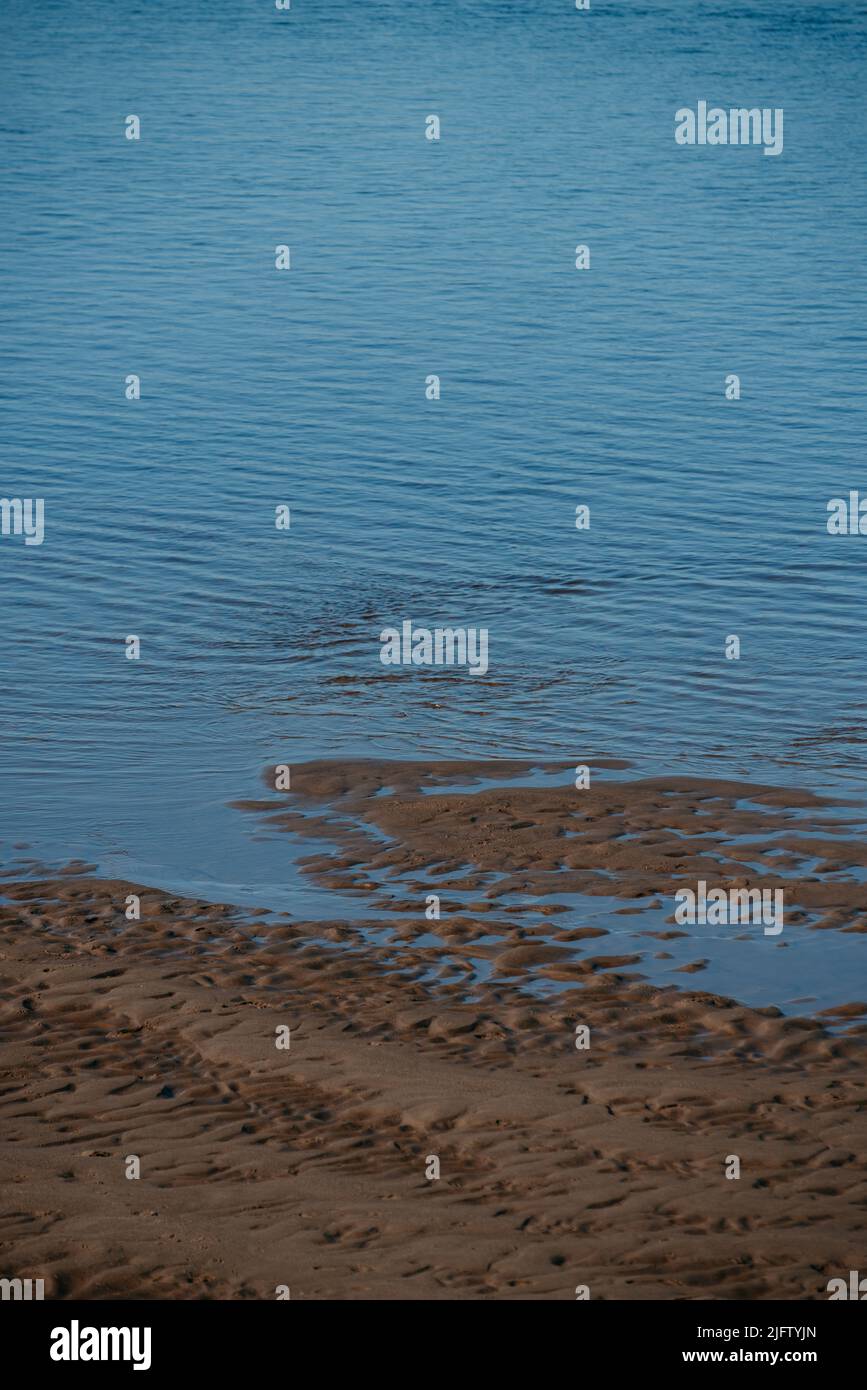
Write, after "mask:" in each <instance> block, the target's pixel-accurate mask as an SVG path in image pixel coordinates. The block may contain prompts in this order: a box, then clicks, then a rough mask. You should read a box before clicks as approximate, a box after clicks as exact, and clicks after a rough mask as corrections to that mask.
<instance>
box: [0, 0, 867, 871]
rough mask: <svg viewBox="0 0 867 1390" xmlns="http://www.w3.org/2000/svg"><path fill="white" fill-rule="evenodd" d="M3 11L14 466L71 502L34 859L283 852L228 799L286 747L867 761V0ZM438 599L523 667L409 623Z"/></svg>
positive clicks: (707, 763) (9, 780)
mask: <svg viewBox="0 0 867 1390" xmlns="http://www.w3.org/2000/svg"><path fill="white" fill-rule="evenodd" d="M55 21H56V22H55ZM2 23H3V28H4V31H5V47H6V50H7V67H8V70H9V80H8V81H7V84H6V86H5V89H4V92H3V95H2V98H0V103H2V104H0V124H2V130H3V136H4V144H5V150H6V166H7V167H6V176H5V180H4V184H5V188H4V193H3V209H4V234H3V243H4V254H3V256H2V258H0V289H2V293H3V299H4V303H5V305H6V313H7V320H8V323H9V328H10V330H11V331H8V332H7V333H6V335H4V340H3V344H2V347H0V369H2V373H0V375H2V382H3V386H2V395H0V418H2V429H3V435H4V457H5V463H4V468H3V477H2V492H3V494H4V495H6V496H23V497H26V496H41V497H44V498H45V500H46V538H45V542H44V544H43V545H41V546H38V547H35V546H34V547H25V546H24V545H23V544H22V543H21V540H20V538H12V537H4V538H2V539H0V582H2V596H3V598H2V605H0V642H2V652H3V656H4V660H3V662H2V666H0V756H2V768H3V785H4V796H3V799H2V800H3V809H2V822H0V831H2V834H3V837H4V842H5V843H4V855H5V856H6V857H7V858H8V857H9V855H8V853H7V851H8V848H9V844H10V843H11V842H13V841H15V842H19V841H24V842H27V843H28V844H29V845H30V846H31V847H32V848H31V850H30V851H29V852H31V853H33V854H34V855H36V856H42V855H44V856H45V857H54V856H55V855H56V854H57V853H58V852H59V851H60V850H61V849H62V848H65V850H66V852H67V853H68V855H69V856H73V855H80V856H82V857H83V858H87V859H92V860H95V861H96V862H97V863H98V864H99V865H100V868H101V870H102V871H104V872H120V871H121V867H120V866H121V864H122V862H123V860H124V859H126V860H127V862H128V863H130V865H131V866H138V867H140V868H147V870H148V872H149V873H150V874H151V876H152V878H153V880H154V882H156V883H157V884H159V885H162V886H173V887H177V886H178V885H180V884H181V883H183V882H187V883H189V884H190V885H195V884H198V885H200V888H201V885H202V884H203V883H205V882H210V883H211V885H212V888H213V892H214V893H215V894H216V895H218V896H220V897H223V898H229V897H230V896H231V892H232V891H233V890H234V889H238V888H239V887H241V888H243V889H244V890H246V889H247V888H249V889H250V891H251V893H252V894H253V896H255V890H256V886H257V884H258V883H261V884H262V885H263V886H267V887H269V889H270V888H274V887H275V886H277V887H279V885H280V883H281V881H283V879H284V875H285V876H286V878H287V880H288V877H289V874H290V870H289V869H287V868H286V856H287V850H286V844H285V841H284V842H282V843H280V842H279V841H278V840H277V839H276V838H275V839H273V840H272V839H267V840H265V841H259V842H257V841H256V838H255V833H254V830H253V829H252V828H251V826H250V825H249V824H248V823H247V821H246V820H245V818H244V817H242V816H240V815H239V814H238V813H237V812H235V811H232V810H230V809H228V808H227V806H226V802H227V801H228V800H230V799H232V798H234V797H238V796H244V795H249V794H256V791H257V788H258V779H259V774H260V769H261V767H262V766H263V765H264V764H265V763H266V762H268V761H276V760H278V759H283V760H285V761H287V762H298V761H302V760H304V759H307V758H313V757H317V758H319V757H346V758H350V757H353V756H358V755H365V756H377V755H381V756H384V757H385V756H389V757H398V758H400V757H432V758H461V757H467V758H469V757H515V758H520V757H529V758H539V759H556V760H565V761H567V762H569V763H575V762H580V761H583V760H584V758H585V757H586V756H587V754H588V750H592V751H601V752H605V753H608V754H610V755H612V756H618V757H623V758H626V759H629V760H630V762H631V763H632V769H631V772H630V774H628V775H635V776H644V775H649V774H655V773H664V772H668V771H671V770H674V771H676V772H678V773H683V772H690V773H697V774H702V775H704V774H710V775H734V776H738V777H744V778H752V779H755V780H760V781H765V782H768V781H771V782H787V783H791V784H793V785H803V786H808V787H810V788H812V789H813V790H822V789H829V790H838V791H839V790H841V789H842V790H843V791H845V792H846V793H848V794H850V795H858V796H861V795H862V794H863V787H864V780H865V772H867V756H865V750H867V694H865V681H864V677H865V673H867V662H865V657H864V644H863V620H862V608H863V602H864V585H863V573H864V564H865V557H867V537H858V536H856V537H830V536H829V535H828V534H827V532H826V526H825V520H826V503H827V501H828V499H829V498H830V497H832V496H836V495H841V494H842V495H845V494H846V493H847V492H848V490H849V488H857V487H858V486H859V483H860V484H861V485H862V486H863V487H864V488H865V489H867V477H865V474H864V464H863V458H864V455H863V440H864V435H865V423H867V418H865V417H867V410H865V405H864V396H863V387H864V376H865V371H864V361H865V345H867V342H865V340H867V331H865V312H864V310H865V289H864V278H863V244H864V232H865V222H867V216H865V214H867V191H865V185H864V181H863V178H862V177H861V171H862V167H863V148H864V137H865V118H864V105H863V100H862V97H863V70H864V60H865V52H867V15H865V11H864V8H863V5H861V4H860V3H858V2H857V0H838V2H837V3H834V4H825V3H819V4H812V5H804V4H789V3H784V0H753V2H752V3H749V4H746V5H738V6H732V5H731V4H728V3H709V4H703V5H701V6H696V5H694V4H693V3H691V0H654V3H653V4H644V3H630V2H629V0H618V3H617V4H616V5H612V4H607V3H605V0H599V3H595V0H594V7H593V9H592V11H591V12H590V13H589V14H581V13H577V12H575V11H574V9H571V8H570V6H569V4H568V3H566V0H534V3H533V4H532V5H527V4H525V3H523V0H472V2H467V3H462V0H449V3H446V2H445V0H431V3H425V4H417V5H407V4H405V3H398V0H365V3H364V4H355V3H351V0H335V3H330V4H328V5H327V6H322V5H319V6H316V5H302V4H299V5H296V6H295V8H293V10H292V11H290V12H289V13H287V14H285V15H282V14H278V13H277V12H276V11H274V9H273V7H270V6H269V5H268V3H266V0H262V3H254V2H253V0H246V2H245V3H241V4H238V3H237V2H236V0H210V3H207V4H205V3H197V4H194V5H173V4H168V3H157V0H148V3H147V4H143V3H142V4H132V5H128V6H124V7H121V8H118V7H117V6H116V5H115V4H113V3H111V2H110V0H78V3H76V4H75V5H74V6H67V7H63V8H62V10H61V9H58V10H57V13H56V14H55V12H54V11H53V10H51V9H48V10H46V7H45V6H41V5H40V6H34V5H32V4H25V3H24V0H9V3H7V4H6V5H5V6H4V13H3V16H2ZM700 98H707V99H709V100H710V101H711V102H719V103H721V104H734V105H773V106H781V107H783V108H784V109H785V148H784V152H783V154H782V155H781V156H780V157H779V158H766V157H764V156H763V155H762V153H761V151H760V150H758V149H752V148H750V149H742V148H740V149H735V148H725V149H716V150H711V149H705V150H695V149H694V150H687V149H682V148H679V147H678V146H677V145H676V144H675V142H674V139H673V126H674V121H673V116H674V111H675V110H676V109H677V107H679V106H681V105H683V104H693V105H694V104H695V102H696V101H697V100H698V99H700ZM131 112H135V113H137V114H138V115H139V116H140V117H141V120H142V132H143V133H142V139H141V141H140V142H138V143H134V142H129V141H127V140H125V139H124V138H123V121H124V118H125V117H126V115H127V114H128V113H131ZM430 112H437V113H438V114H439V115H440V116H441V119H442V130H443V133H442V139H441V141H440V142H439V143H438V144H435V143H431V142H428V141H426V140H425V139H424V135H423V132H424V121H425V117H426V116H427V115H428V114H429V113H430ZM585 241H586V242H587V243H589V244H590V246H591V252H592V266H591V269H590V271H589V272H584V273H579V272H577V271H576V270H575V269H574V265H573V258H574V247H575V245H576V244H577V243H578V242H585ZM281 243H286V244H290V245H291V247H292V270H291V271H290V272H289V273H285V274H278V273H277V271H276V270H275V269H274V263H273V254H274V247H275V245H277V244H281ZM732 371H734V372H737V373H738V374H739V375H740V376H741V379H742V383H743V388H742V389H743V395H742V399H741V400H740V401H738V402H727V401H726V400H725V399H724V396H723V382H724V378H725V376H726V374H727V373H729V372H732ZM132 372H135V373H137V374H140V376H141V380H142V399H141V400H140V401H138V402H129V401H127V400H125V399H124V380H125V377H126V376H127V374H128V373H132ZM430 373H437V374H438V375H440V377H441V379H442V399H441V400H440V401H438V402H429V401H427V400H426V399H425V394H424V382H425V378H426V376H427V375H428V374H430ZM584 502H586V503H588V504H589V505H590V506H591V513H592V521H591V528H590V530H589V531H586V532H579V531H576V529H575V527H574V512H575V507H576V505H577V504H579V503H584ZM281 503H286V504H288V505H290V506H291V508H292V527H291V530H290V531H289V532H287V533H281V532H278V531H276V529H275V527H274V521H273V519H274V508H275V506H277V505H278V504H281ZM407 618H408V619H412V620H413V621H415V622H416V623H427V624H429V625H431V626H433V625H437V624H443V623H447V624H459V625H467V626H477V627H486V628H488V630H489V632H490V659H491V668H490V671H489V672H488V674H487V675H486V676H485V677H475V678H474V677H472V676H470V675H468V674H467V673H466V672H459V671H425V670H421V671H419V670H412V669H394V668H388V669H387V668H385V667H384V666H383V665H382V664H381V662H380V660H379V641H378V637H379V633H380V631H381V629H382V628H383V627H384V626H387V625H391V624H399V623H400V622H401V621H403V620H404V619H407ZM130 633H135V634H137V635H139V636H140V637H141V641H142V657H141V660H140V661H138V662H133V661H127V660H126V659H125V655H124V645H123V643H124V638H125V637H126V636H127V634H130ZM730 633H737V634H739V635H740V637H741V641H742V658H741V660H740V661H739V662H730V661H726V660H725V659H724V655H723V645H724V641H725V638H726V637H727V635H728V634H730Z"/></svg>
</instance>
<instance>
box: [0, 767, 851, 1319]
mask: <svg viewBox="0 0 867 1390" xmlns="http://www.w3.org/2000/svg"><path fill="white" fill-rule="evenodd" d="M608 771H609V775H612V776H613V773H614V771H616V769H609V770H608ZM495 774H496V781H497V783H498V784H497V785H495V786H491V785H490V782H491V781H492V780H495ZM522 775H526V768H525V767H524V766H522V765H519V764H499V765H489V764H484V765H482V764H480V765H473V764H468V763H461V764H458V765H453V764H417V763H416V764H412V763H405V764H396V763H388V764H378V763H374V762H370V763H357V764H351V765H350V764H346V763H344V764H341V765H337V764H328V763H321V764H308V765H306V766H303V767H301V766H300V767H298V768H293V773H292V791H291V793H286V794H283V795H278V794H276V793H270V794H269V795H267V796H263V798H262V799H261V801H257V802H255V803H250V802H246V803H244V804H243V813H244V814H246V815H252V816H258V817H261V818H263V823H264V822H267V823H268V825H269V826H270V827H271V828H272V829H273V827H274V826H277V827H278V828H283V829H286V830H291V831H292V832H293V833H294V834H296V835H297V834H302V835H310V836H312V837H314V838H316V839H317V841H320V842H321V840H322V839H328V840H329V841H331V842H332V844H333V852H332V853H331V854H329V855H323V854H321V853H318V854H316V855H313V856H311V857H310V859H309V862H308V863H307V865H306V871H307V872H308V873H309V874H310V876H311V878H312V879H315V880H316V881H318V882H319V883H322V884H326V885H330V886H331V887H333V888H337V887H338V886H339V887H340V888H341V890H342V892H343V893H344V894H345V893H346V891H347V890H350V891H352V892H354V893H356V894H357V896H358V900H359V902H360V903H361V902H367V903H368V904H369V903H371V902H372V903H373V904H374V905H375V911H374V913H373V916H374V918H375V921H374V925H373V926H372V927H371V925H370V915H369V914H368V916H367V917H366V918H365V919H364V922H363V924H362V922H361V919H359V921H357V922H355V921H352V920H348V919H347V918H346V916H345V915H343V916H341V915H338V914H337V913H336V914H335V918H334V920H333V921H331V922H323V921H316V922H305V921H301V920H295V919H294V918H292V917H290V916H289V915H288V914H284V915H282V916H281V915H279V914H276V913H269V912H262V913H259V914H251V913H249V912H247V911H244V912H241V911H239V910H237V909H235V908H234V907H233V905H232V904H223V905H215V904H213V903H206V902H201V901H194V900H191V899H185V898H182V897H177V896H170V895H167V894H166V893H164V892H161V891H159V890H158V889H155V888H153V887H150V886H147V885H140V884H130V883H126V882H120V881H108V880H105V879H100V878H97V877H94V876H93V874H92V872H89V871H88V866H87V865H83V864H79V865H75V864H73V865H71V866H69V869H68V870H67V871H66V872H64V873H63V874H60V875H57V874H56V873H54V874H53V875H51V876H48V874H47V872H42V873H40V871H39V867H38V866H36V865H34V866H32V867H31V869H30V870H29V872H28V874H27V875H26V876H25V877H21V876H19V877H9V876H8V874H7V876H6V878H5V879H4V882H3V885H2V894H3V901H2V904H0V950H2V960H0V965H2V988H0V1022H2V1029H3V1034H4V1039H5V1046H4V1049H3V1072H2V1093H0V1120H2V1126H3V1132H4V1135H5V1137H6V1141H7V1142H6V1145H5V1149H4V1155H3V1160H2V1171H0V1180H2V1182H3V1187H4V1191H5V1192H6V1193H7V1196H8V1197H9V1198H10V1200H9V1201H8V1202H7V1204H6V1214H5V1215H4V1216H3V1218H2V1228H0V1241H2V1245H3V1250H4V1256H3V1266H4V1268H3V1273H4V1274H6V1273H8V1274H11V1273H13V1272H14V1273H15V1274H17V1275H19V1276H21V1275H27V1274H30V1275H32V1276H33V1277H41V1278H44V1279H45V1280H46V1296H52V1297H60V1298H118V1297H133V1298H142V1299H151V1298H167V1297H172V1298H216V1299H227V1298H258V1299H273V1298H274V1297H276V1296H277V1293H276V1291H277V1290H278V1289H279V1288H280V1287H281V1286H286V1287H288V1288H289V1289H290V1290H291V1297H292V1298H295V1299H297V1298H308V1299H440V1298H446V1299H448V1298H461V1299H475V1298H494V1299H503V1298H521V1299H526V1298H536V1299H557V1298H565V1299H573V1298H575V1296H576V1292H575V1291H576V1289H577V1288H579V1287H581V1286H586V1287H587V1288H588V1289H589V1295H590V1297H591V1298H593V1299H653V1298H656V1299H732V1298H738V1299H772V1298H782V1299H818V1298H825V1297H827V1293H826V1285H827V1282H828V1280H829V1279H830V1278H832V1277H835V1276H838V1275H840V1274H841V1273H843V1274H845V1272H846V1271H848V1270H849V1269H858V1268H859V1267H860V1265H859V1261H860V1262H861V1263H863V1249H864V1237H865V1226H867V1218H865V1214H864V1213H865V1198H867V1159H865V1156H864V1155H865V1152H867V1145H865V1137H867V1133H865V1115H867V1109H865V1107H867V1089H865V1083H864V1057H865V1038H867V1025H865V1022H864V1012H865V1004H864V1002H863V999H862V998H861V997H860V995H859V994H858V993H857V989H858V986H857V985H853V993H852V995H851V996H850V997H848V996H847V995H846V993H845V991H844V993H843V994H842V995H841V997H840V999H839V1001H838V1004H837V1006H836V1007H835V1009H833V1010H831V1011H827V1010H824V1011H822V1016H810V1014H809V1011H808V1010H807V1011H805V1013H804V1015H803V1016H799V1015H797V1014H792V1013H791V1012H789V1013H784V1012H782V1011H781V1010H780V1009H778V1008H775V1007H767V1008H752V1007H748V1006H746V1005H744V1004H743V1003H741V1002H739V1001H738V1000H737V999H735V998H730V997H724V996H720V995H717V994H714V993H711V992H708V991H703V990H702V989H700V988H698V989H697V988H694V985H695V984H696V983H699V984H700V983H701V976H700V975H698V976H696V979H695V980H694V979H693V978H692V977H691V976H690V974H689V973H688V972H687V973H685V974H683V975H682V976H681V977H680V985H679V987H675V986H674V985H671V984H668V985H664V986H661V985H659V984H656V983H653V982H649V981H648V979H647V978H646V976H645V975H644V973H643V971H642V969H641V965H642V961H643V959H644V957H643V953H642V952H643V948H642V949H639V950H637V951H635V952H633V953H632V954H626V955H625V954H624V953H623V951H622V950H621V949H617V950H612V948H611V945H610V943H606V933H605V931H604V930H603V929H601V928H599V927H598V926H591V927H586V926H582V924H581V922H580V920H578V921H576V914H575V913H574V912H572V911H568V910H566V909H565V908H564V906H563V904H562V903H558V902H548V901H546V897H547V896H549V895H551V894H552V893H555V894H558V895H559V894H562V893H564V892H569V891H572V892H576V893H579V894H581V895H583V897H585V898H586V897H592V895H593V894H594V893H597V894H598V893H601V892H604V893H605V895H606V896H607V897H618V898H622V899H623V900H624V904H623V905H624V907H627V904H626V900H629V904H628V907H627V910H628V911H634V910H637V908H638V907H639V906H640V904H641V902H642V901H648V902H653V901H655V900H657V899H658V900H659V901H660V902H662V903H663V905H664V906H667V905H669V900H670V899H671V897H672V894H673V892H674V890H675V888H676V886H677V885H678V884H682V883H683V882H686V881H691V880H693V879H695V878H700V877H705V878H707V879H709V880H712V881H714V882H719V883H726V884H729V883H738V882H741V881H743V882H747V883H755V882H756V881H757V874H758V878H759V879H761V880H762V881H763V882H765V881H766V882H768V883H771V882H773V883H784V884H785V887H786V893H787V901H788V902H789V903H790V904H791V911H790V915H789V916H787V928H786V930H787V932H792V933H794V932H810V931H814V930H817V929H820V930H821V931H822V932H823V933H826V932H827V933H831V935H833V936H836V935H837V933H844V932H845V933H853V932H854V933H856V934H860V933H862V932H863V931H864V930H865V923H867V918H865V912H864V908H863V902H862V894H861V888H860V884H859V883H858V882H857V877H854V878H848V877H846V876H841V872H842V871H844V870H846V869H847V868H848V869H850V870H851V869H852V867H853V866H855V867H857V866H858V865H864V864H865V862H867V852H865V850H864V848H863V846H859V845H858V843H857V842H856V841H855V840H854V839H852V838H850V839H844V838H843V830H844V828H845V825H846V823H847V811H846V809H845V808H844V807H839V808H838V807H835V806H833V805H832V804H830V803H828V802H823V801H822V800H821V799H820V798H818V797H814V796H813V795H812V794H810V793H807V792H805V793H803V794H802V795H800V796H798V795H793V794H792V793H791V792H789V791H785V792H783V791H780V790H777V789H773V788H767V787H756V786H746V785H743V784H737V783H731V782H726V783H722V782H711V781H701V780H700V779H672V780H670V781H667V782H663V781H661V780H659V779H656V780H653V781H640V782H629V781H620V780H607V781H605V780H600V781H597V782H595V783H594V786H593V788H592V789H586V790H584V791H581V792H577V791H574V790H572V789H571V788H569V787H566V788H565V789H564V788H562V787H561V788H557V789H553V788H551V787H527V786H517V787H516V786H510V785H509V779H510V777H511V778H512V779H514V780H520V778H521V776H522ZM621 775H622V773H621V772H620V771H617V776H618V777H620V776H621ZM264 777H265V782H266V785H268V786H270V785H272V780H271V772H270V769H269V770H266V772H265V774H264ZM479 779H480V780H479ZM474 781H478V786H479V787H480V788H481V789H479V790H472V785H473V783H474ZM457 786H461V787H466V788H468V789H466V790H460V791H458V790H454V788H455V787H457ZM441 788H442V789H443V790H440V789H441ZM445 788H452V790H444V789H445ZM835 825H836V827H837V830H836V832H835V831H834V829H833V827H834V826H835ZM624 837H626V838H624ZM770 837H773V839H772V840H771V838H770ZM772 849H773V852H772ZM763 857H764V858H763ZM807 861H809V863H810V865H811V869H812V871H811V873H810V874H807V875H803V876H800V877H799V875H798V872H797V869H798V864H799V863H800V864H803V863H804V862H807ZM747 863H749V865H752V866H755V865H757V864H758V865H760V866H761V869H760V870H757V869H756V868H755V867H746V865H747ZM817 864H818V867H816V866H817ZM834 875H837V877H836V878H835V877H834ZM432 876H433V877H434V878H435V881H436V883H437V884H438V885H439V889H440V890H441V893H440V896H441V898H442V913H441V917H440V919H439V920H436V921H430V920H428V919H427V918H426V916H425V903H426V899H427V896H428V895H429V894H430V893H431V891H437V890H436V889H434V890H432V889H431V878H432ZM389 883H390V884H391V885H392V887H391V889H390V890H389V894H388V900H387V902H386V900H385V898H384V896H383V895H384V892H385V885H387V884H389ZM516 888H519V889H520V893H519V894H518V897H519V898H520V899H521V901H516V900H515V897H514V894H515V892H516ZM131 894H135V895H137V896H138V897H139V898H140V902H141V918H140V920H138V921H135V920H133V921H130V920H127V918H126V916H125V904H126V903H127V901H128V898H129V896H130V895H131ZM342 901H345V899H343V900H342ZM380 909H381V911H380ZM519 909H521V910H519ZM636 921H638V919H636ZM383 923H384V924H386V925H387V927H388V928H390V929H391V930H387V931H379V930H377V924H380V925H381V924H383ZM670 930H671V931H672V933H673V932H674V931H675V929H674V928H670ZM694 930H696V933H697V929H694ZM432 932H434V933H435V934H436V939H437V940H436V944H435V945H434V946H432V945H431V943H430V934H431V933H432ZM697 934H698V933H697ZM692 945H693V943H692V942H690V948H692ZM647 946H648V947H652V951H653V953H655V952H657V951H659V952H663V951H664V950H665V947H666V942H665V940H664V939H660V937H659V936H658V935H657V936H655V937H654V939H653V941H652V942H649V943H647ZM745 949H746V947H745ZM701 955H702V943H701V942H700V941H696V942H695V956H696V958H700V957H701ZM480 962H481V963H482V966H480V964H479V963H480ZM482 967H483V968H482ZM546 990H548V991H551V990H553V992H548V993H546V992H545V991H546ZM862 994H863V991H862ZM579 1027H586V1028H588V1029H589V1046H588V1047H586V1048H584V1049H583V1050H579V1049H578V1048H576V1046H575V1039H576V1028H579ZM285 1028H288V1029H289V1030H290V1033H289V1040H290V1045H289V1047H288V1049H287V1048H285V1047H284V1048H280V1047H278V1046H277V1045H276V1041H275V1040H276V1039H277V1038H278V1037H280V1036H281V1033H280V1031H279V1030H283V1029H285ZM283 1036H284V1037H285V1034H283ZM732 1155H736V1156H738V1157H739V1160H740V1165H741V1176H740V1178H739V1179H737V1180H730V1179H727V1178H726V1176H725V1172H726V1165H727V1163H728V1162H729V1161H730V1158H731V1156H732ZM131 1156H137V1157H138V1158H139V1159H140V1165H141V1176H140V1177H139V1178H137V1179H130V1178H128V1177H127V1176H126V1171H127V1167H128V1160H129V1158H130V1157H131ZM432 1157H436V1158H437V1159H438V1160H439V1169H440V1177H439V1178H438V1179H435V1180H430V1179H429V1178H428V1177H427V1176H426V1172H428V1171H429V1165H430V1159H431V1158H432Z"/></svg>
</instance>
